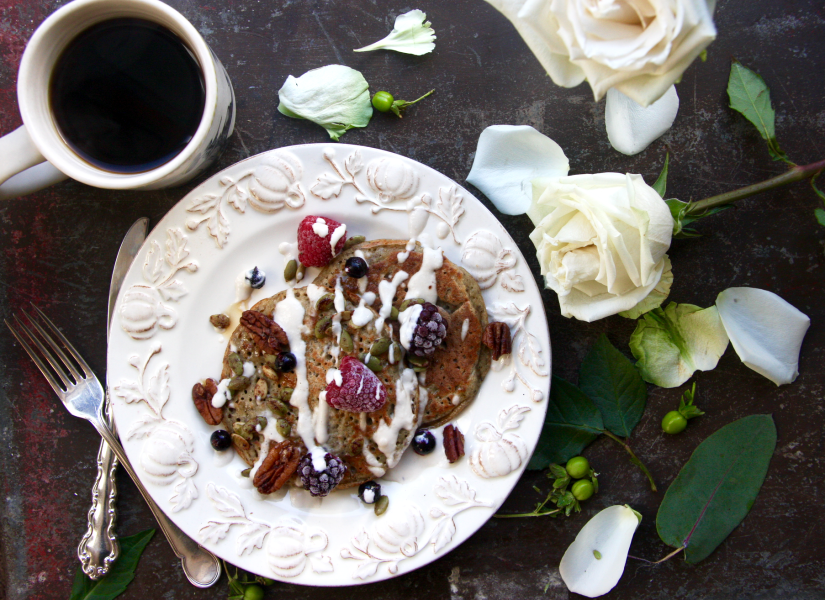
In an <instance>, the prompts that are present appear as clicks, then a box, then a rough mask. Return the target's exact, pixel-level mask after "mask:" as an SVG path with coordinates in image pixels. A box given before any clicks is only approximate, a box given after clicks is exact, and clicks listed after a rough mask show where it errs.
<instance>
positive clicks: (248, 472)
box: [241, 467, 252, 477]
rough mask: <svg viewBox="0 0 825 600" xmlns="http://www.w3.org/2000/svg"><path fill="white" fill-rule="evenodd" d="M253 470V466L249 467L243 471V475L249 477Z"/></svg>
mask: <svg viewBox="0 0 825 600" xmlns="http://www.w3.org/2000/svg"><path fill="white" fill-rule="evenodd" d="M251 472H252V467H247V468H246V469H244V470H243V471H241V477H249V474H250V473H251Z"/></svg>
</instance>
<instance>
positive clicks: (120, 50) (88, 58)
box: [50, 18, 206, 173]
mask: <svg viewBox="0 0 825 600" xmlns="http://www.w3.org/2000/svg"><path fill="white" fill-rule="evenodd" d="M205 97H206V93H205V89H204V81H203V73H202V71H201V68H200V65H199V64H198V61H197V59H196V58H195V56H194V55H193V54H192V52H191V51H190V50H189V48H188V47H187V46H186V44H184V42H183V41H182V40H181V39H180V38H179V37H178V36H177V35H175V34H174V33H173V32H171V31H169V30H168V29H166V28H165V27H162V26H161V25H158V24H156V23H152V22H150V21H145V20H143V19H134V18H121V19H113V20H110V21H104V22H102V23H98V24H97V25H93V26H92V27H90V28H89V29H87V30H86V31H84V32H82V33H81V34H79V35H78V36H77V37H76V38H75V39H74V40H72V41H71V42H70V43H69V45H68V46H67V47H66V49H65V50H64V51H63V54H62V55H61V56H60V58H59V59H58V61H57V64H56V66H55V69H54V71H53V73H52V78H51V82H50V102H51V107H52V114H53V115H54V118H55V121H56V123H57V126H58V128H59V130H60V132H61V134H62V136H63V138H64V140H65V141H66V143H67V144H68V145H69V146H70V147H71V148H72V149H73V150H74V151H75V152H77V154H78V155H80V156H81V157H82V158H83V159H85V160H86V161H88V162H89V163H91V164H92V165H94V166H96V167H98V168H101V169H106V170H108V171H113V172H116V173H140V172H143V171H150V170H152V169H155V168H157V167H159V166H160V165H162V164H164V163H166V162H168V161H170V160H171V159H173V158H174V157H175V156H177V155H178V154H179V153H180V152H181V151H182V150H183V149H184V148H185V147H186V146H187V144H188V143H189V142H190V141H191V139H192V137H193V136H194V134H195V132H196V131H197V129H198V125H200V122H201V118H202V117H203V112H204V103H205Z"/></svg>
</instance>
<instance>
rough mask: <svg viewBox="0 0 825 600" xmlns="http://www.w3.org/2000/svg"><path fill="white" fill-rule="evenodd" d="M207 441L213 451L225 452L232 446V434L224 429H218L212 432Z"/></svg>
mask: <svg viewBox="0 0 825 600" xmlns="http://www.w3.org/2000/svg"><path fill="white" fill-rule="evenodd" d="M209 441H210V442H212V447H213V448H214V449H215V450H226V449H227V448H229V447H230V446H231V445H232V434H231V433H229V432H228V431H227V430H226V429H218V430H217V431H213V432H212V437H211V438H209Z"/></svg>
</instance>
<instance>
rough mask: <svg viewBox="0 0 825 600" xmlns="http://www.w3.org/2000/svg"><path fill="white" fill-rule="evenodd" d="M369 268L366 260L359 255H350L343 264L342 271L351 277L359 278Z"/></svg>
mask: <svg viewBox="0 0 825 600" xmlns="http://www.w3.org/2000/svg"><path fill="white" fill-rule="evenodd" d="M369 270H370V268H369V265H367V261H365V260H364V259H363V258H361V257H360V256H353V257H350V258H348V259H347V262H346V263H345V264H344V272H345V273H346V274H347V275H349V276H350V277H352V278H353V279H361V277H364V276H365V275H366V274H367V273H368V272H369Z"/></svg>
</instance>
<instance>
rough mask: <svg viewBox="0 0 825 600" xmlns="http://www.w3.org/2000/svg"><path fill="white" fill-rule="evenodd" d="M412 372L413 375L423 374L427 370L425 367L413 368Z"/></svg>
mask: <svg viewBox="0 0 825 600" xmlns="http://www.w3.org/2000/svg"><path fill="white" fill-rule="evenodd" d="M412 370H413V372H414V373H423V372H424V371H426V370H427V367H413V368H412Z"/></svg>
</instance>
